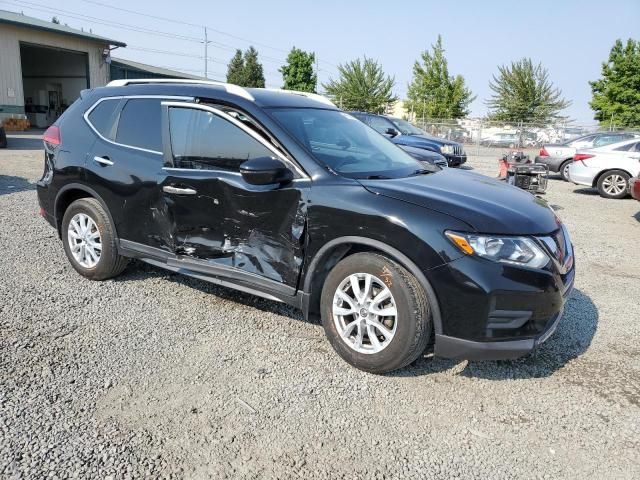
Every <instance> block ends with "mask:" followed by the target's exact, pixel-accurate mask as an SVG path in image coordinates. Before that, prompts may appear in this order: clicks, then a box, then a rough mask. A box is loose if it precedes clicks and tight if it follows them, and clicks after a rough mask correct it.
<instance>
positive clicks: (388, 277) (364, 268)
mask: <svg viewBox="0 0 640 480" xmlns="http://www.w3.org/2000/svg"><path fill="white" fill-rule="evenodd" d="M321 312H322V324H323V327H324V330H325V334H326V335H327V338H328V339H329V342H330V343H331V345H332V346H333V348H334V349H335V351H336V352H337V353H338V355H340V356H341V357H342V358H343V359H344V360H346V361H347V362H348V363H350V364H351V365H353V366H354V367H356V368H359V369H360V370H364V371H366V372H371V373H386V372H389V371H392V370H396V369H398V368H402V367H404V366H406V365H408V364H410V363H411V362H413V361H414V360H416V359H417V358H418V357H419V356H420V355H421V354H422V353H423V352H424V350H425V348H426V346H427V342H428V341H429V338H430V336H431V330H432V322H431V317H430V310H429V302H428V299H427V295H426V293H425V291H424V289H423V288H422V286H421V285H420V283H419V282H418V281H417V279H416V278H415V277H414V276H413V275H411V274H410V273H409V272H408V271H407V270H406V269H404V268H403V267H402V266H400V265H398V264H397V263H395V262H393V261H391V260H390V259H388V258H386V257H384V256H382V255H378V254H372V253H356V254H354V255H351V256H349V257H347V258H345V259H344V260H342V261H341V262H339V263H338V264H337V265H336V266H335V267H334V268H333V270H331V272H329V275H328V276H327V278H326V280H325V283H324V286H323V288H322V298H321Z"/></svg>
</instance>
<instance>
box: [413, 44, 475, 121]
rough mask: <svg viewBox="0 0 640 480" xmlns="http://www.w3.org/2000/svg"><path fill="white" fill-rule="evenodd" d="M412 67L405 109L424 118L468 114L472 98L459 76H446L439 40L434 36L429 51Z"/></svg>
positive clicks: (444, 60) (445, 60)
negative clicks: (434, 40)
mask: <svg viewBox="0 0 640 480" xmlns="http://www.w3.org/2000/svg"><path fill="white" fill-rule="evenodd" d="M420 59H421V61H416V62H415V63H414V65H413V79H412V81H411V84H410V85H409V89H408V91H407V102H406V103H405V108H407V110H410V111H412V112H414V113H415V114H416V116H417V117H426V118H460V117H464V116H466V115H468V113H469V105H470V104H471V102H473V100H474V99H475V98H476V97H475V96H474V95H473V94H472V93H471V91H470V90H469V89H468V88H467V87H466V85H465V82H464V78H463V77H462V76H461V75H457V76H455V77H454V76H451V75H449V65H448V62H447V59H446V57H445V56H444V47H443V46H442V37H441V36H440V35H438V40H437V41H436V44H435V45H431V51H427V50H425V51H424V52H422V54H421V58H420Z"/></svg>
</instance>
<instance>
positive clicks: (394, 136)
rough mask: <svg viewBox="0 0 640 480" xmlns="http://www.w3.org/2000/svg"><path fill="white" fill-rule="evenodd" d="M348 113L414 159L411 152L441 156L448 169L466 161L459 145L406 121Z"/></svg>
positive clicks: (360, 113) (368, 114)
mask: <svg viewBox="0 0 640 480" xmlns="http://www.w3.org/2000/svg"><path fill="white" fill-rule="evenodd" d="M349 113H351V115H353V116H354V117H356V118H357V119H358V120H360V121H362V122H364V123H366V124H367V125H369V126H370V127H371V128H373V129H374V130H375V131H376V132H378V133H380V134H381V135H384V136H385V137H387V138H388V139H389V140H391V141H392V142H393V143H395V144H396V145H398V146H399V147H401V148H402V149H404V150H406V151H408V153H409V154H410V155H412V156H414V157H415V155H414V154H413V151H416V150H417V151H420V150H422V151H426V152H435V153H437V154H440V155H442V156H443V157H444V158H446V159H447V163H448V166H449V167H459V166H460V165H462V164H463V163H465V162H466V161H467V154H466V153H465V151H464V147H463V146H462V145H461V144H459V143H457V142H452V141H451V140H445V139H444V138H439V137H434V136H433V135H429V134H428V133H427V132H425V131H424V130H422V129H420V128H418V127H416V126H415V125H412V124H411V123H409V122H408V121H406V120H403V119H401V118H396V117H388V116H386V115H376V114H373V113H365V112H349ZM409 149H410V150H409ZM418 159H419V160H420V158H418Z"/></svg>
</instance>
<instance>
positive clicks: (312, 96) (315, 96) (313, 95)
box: [264, 88, 337, 108]
mask: <svg viewBox="0 0 640 480" xmlns="http://www.w3.org/2000/svg"><path fill="white" fill-rule="evenodd" d="M264 90H268V91H269V92H280V93H291V94H293V95H301V96H303V97H307V98H310V99H312V100H315V101H316V102H320V103H324V104H325V105H330V106H332V107H336V108H337V106H336V104H335V103H333V102H332V101H331V100H329V99H328V98H327V97H325V96H324V95H319V94H317V93H311V92H300V91H298V90H284V89H282V88H265V89H264Z"/></svg>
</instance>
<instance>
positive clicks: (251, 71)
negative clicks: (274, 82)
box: [240, 47, 265, 88]
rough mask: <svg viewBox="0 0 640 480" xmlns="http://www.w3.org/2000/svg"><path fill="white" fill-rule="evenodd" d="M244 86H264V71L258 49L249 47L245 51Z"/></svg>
mask: <svg viewBox="0 0 640 480" xmlns="http://www.w3.org/2000/svg"><path fill="white" fill-rule="evenodd" d="M240 85H241V86H243V87H258V88H264V85H265V83H264V73H263V71H262V64H261V63H260V62H259V61H258V51H257V50H256V49H255V48H253V47H249V49H248V50H247V51H246V52H244V78H243V84H240Z"/></svg>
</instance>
